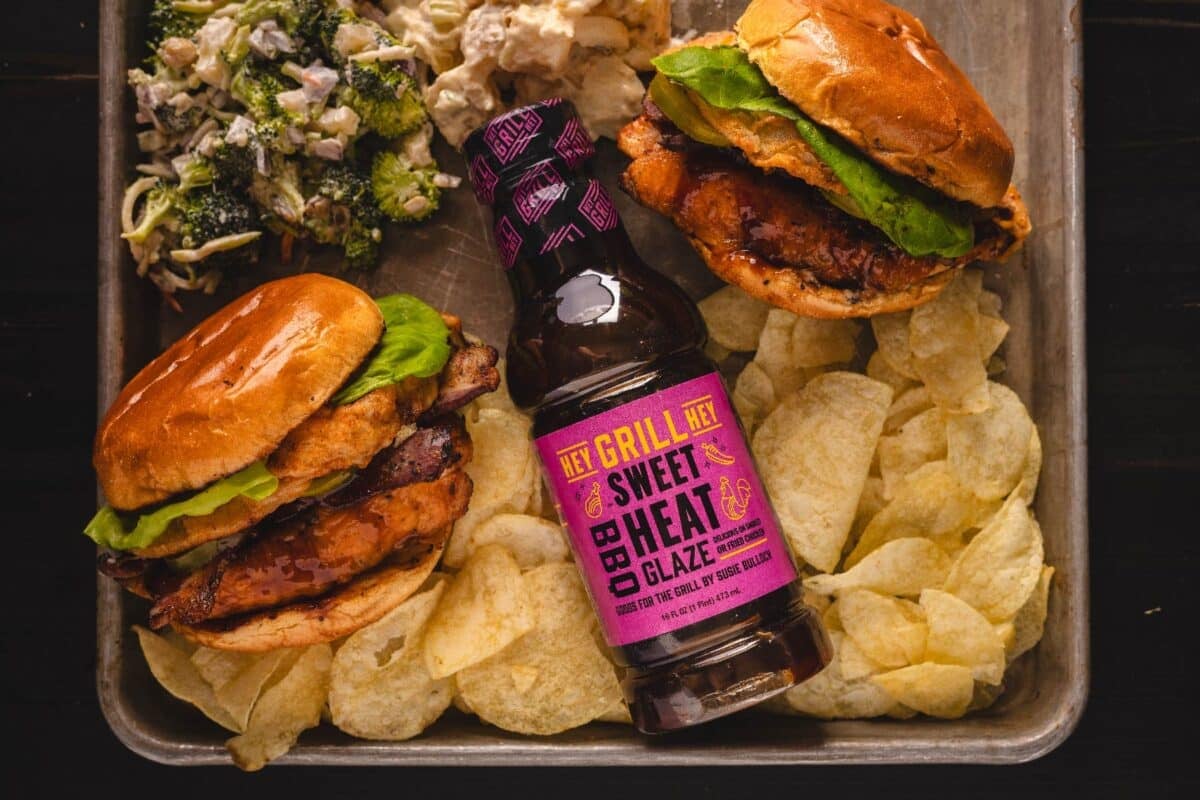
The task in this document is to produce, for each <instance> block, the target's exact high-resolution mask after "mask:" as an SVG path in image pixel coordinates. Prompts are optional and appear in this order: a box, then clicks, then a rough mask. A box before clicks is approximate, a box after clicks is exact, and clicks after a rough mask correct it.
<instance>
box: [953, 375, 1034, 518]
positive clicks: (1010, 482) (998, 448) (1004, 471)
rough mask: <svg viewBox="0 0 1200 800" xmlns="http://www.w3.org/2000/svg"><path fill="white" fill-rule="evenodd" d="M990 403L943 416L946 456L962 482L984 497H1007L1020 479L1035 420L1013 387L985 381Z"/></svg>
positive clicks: (990, 498) (989, 498) (995, 498)
mask: <svg viewBox="0 0 1200 800" xmlns="http://www.w3.org/2000/svg"><path fill="white" fill-rule="evenodd" d="M987 388H988V396H989V398H990V405H989V407H988V408H987V409H986V410H984V411H980V412H979V413H976V414H961V415H957V416H952V417H950V418H949V419H948V420H947V421H946V443H947V453H948V455H947V459H948V460H949V462H950V469H951V470H952V471H953V472H954V474H955V475H957V476H958V479H959V480H960V481H962V483H963V485H965V486H967V487H968V488H969V489H971V491H973V492H975V494H976V495H978V496H979V497H981V498H983V499H984V500H999V499H1001V498H1003V497H1007V496H1008V493H1009V492H1011V491H1012V490H1013V489H1014V488H1015V487H1016V485H1017V483H1018V482H1019V481H1020V480H1021V476H1022V473H1023V470H1024V467H1025V464H1026V461H1027V460H1028V454H1029V448H1030V443H1031V440H1032V436H1033V427H1034V426H1033V420H1031V419H1030V418H1029V412H1028V411H1026V410H1025V405H1024V403H1022V402H1021V398H1019V397H1017V394H1016V392H1014V391H1013V390H1012V389H1009V388H1008V387H1007V386H1003V385H1001V384H999V383H990V382H989V383H988V385H987Z"/></svg>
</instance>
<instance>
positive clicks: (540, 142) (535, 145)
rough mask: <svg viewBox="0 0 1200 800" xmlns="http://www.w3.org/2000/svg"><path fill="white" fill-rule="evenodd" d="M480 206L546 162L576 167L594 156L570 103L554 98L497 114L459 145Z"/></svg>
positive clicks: (594, 151) (593, 150) (492, 199)
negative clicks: (500, 188)
mask: <svg viewBox="0 0 1200 800" xmlns="http://www.w3.org/2000/svg"><path fill="white" fill-rule="evenodd" d="M463 153H464V154H465V155H466V157H467V163H468V168H469V171H470V175H471V185H472V186H474V187H475V196H476V197H478V198H479V202H481V203H483V204H485V205H492V204H493V203H494V202H495V200H496V189H497V188H499V187H500V186H502V185H503V186H508V187H511V186H512V185H514V184H515V183H516V181H518V180H519V179H520V178H521V177H522V176H524V175H525V174H526V173H527V172H529V170H530V169H531V168H532V167H534V166H535V165H539V164H544V163H545V162H547V161H549V162H554V163H555V164H563V165H565V166H566V167H567V168H568V169H569V170H572V171H573V170H576V169H578V168H579V167H580V166H581V165H582V164H583V163H584V162H585V161H587V160H588V159H589V158H591V157H592V156H594V155H595V154H596V148H595V147H594V146H593V145H592V138H591V137H590V136H589V135H588V132H587V130H585V129H584V127H583V123H582V122H581V121H580V119H579V114H578V112H576V111H575V106H573V105H572V104H571V103H570V102H569V101H567V100H563V99H562V98H561V97H554V98H551V99H549V100H543V101H542V102H540V103H534V104H532V105H528V106H522V107H520V108H514V109H513V110H512V111H509V112H507V113H505V114H501V115H500V116H498V117H496V118H495V119H493V120H492V121H490V122H489V123H487V124H486V125H484V126H483V127H481V128H476V129H475V130H474V131H473V132H472V133H471V135H470V136H468V137H467V140H466V142H465V143H464V144H463Z"/></svg>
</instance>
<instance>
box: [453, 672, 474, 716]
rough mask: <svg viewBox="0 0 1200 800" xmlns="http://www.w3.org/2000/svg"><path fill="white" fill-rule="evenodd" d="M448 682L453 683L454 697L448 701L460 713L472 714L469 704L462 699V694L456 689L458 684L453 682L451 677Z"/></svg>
mask: <svg viewBox="0 0 1200 800" xmlns="http://www.w3.org/2000/svg"><path fill="white" fill-rule="evenodd" d="M450 682H451V683H452V684H454V697H453V699H451V701H450V702H451V703H452V704H453V705H454V707H455V708H457V709H458V710H459V711H461V712H462V713H464V714H471V715H472V716H474V714H475V712H474V711H472V710H471V706H470V705H469V704H468V703H467V701H466V700H464V699H463V696H462V694H461V693H460V692H459V691H458V684H457V683H455V682H454V679H453V678H450Z"/></svg>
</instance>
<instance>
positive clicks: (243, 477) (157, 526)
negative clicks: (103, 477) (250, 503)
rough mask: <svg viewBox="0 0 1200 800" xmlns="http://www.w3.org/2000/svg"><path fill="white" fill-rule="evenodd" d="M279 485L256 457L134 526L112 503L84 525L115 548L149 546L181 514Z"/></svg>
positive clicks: (260, 494)
mask: <svg viewBox="0 0 1200 800" xmlns="http://www.w3.org/2000/svg"><path fill="white" fill-rule="evenodd" d="M278 488H279V479H278V478H276V477H275V476H274V475H272V474H271V473H270V472H268V471H267V466H266V464H264V463H263V462H262V461H256V462H255V463H253V464H251V465H250V466H248V467H246V468H245V469H243V470H240V471H238V472H235V473H233V474H232V475H230V476H229V477H228V478H223V479H221V480H219V481H217V482H216V483H214V484H212V485H211V486H209V487H208V488H207V489H203V490H201V491H199V492H197V493H196V494H194V495H192V496H191V497H189V498H187V499H186V500H179V501H177V502H174V503H168V504H167V505H165V506H162V507H161V508H158V509H156V510H154V511H151V512H150V513H148V514H142V515H141V516H139V517H138V518H137V522H136V523H135V524H134V525H133V529H132V530H130V529H128V528H127V527H126V523H125V521H124V520H122V519H121V515H119V514H118V513H117V512H116V511H114V510H113V509H112V507H111V506H105V507H104V508H102V509H100V510H99V511H97V512H96V516H94V517H92V521H91V522H89V523H88V524H87V527H86V528H84V529H83V532H84V534H85V535H87V536H88V537H89V538H90V539H91V540H92V541H93V542H95V543H96V544H99V545H104V546H105V547H110V548H112V549H113V550H133V549H135V548H139V547H147V546H148V545H150V544H152V543H153V542H154V540H155V539H157V538H158V537H159V536H162V534H163V532H164V531H165V530H166V529H167V526H168V525H170V524H171V523H172V522H173V521H174V520H176V519H178V518H180V517H203V516H205V515H207V514H211V513H213V512H214V511H216V510H217V509H218V508H220V507H221V506H223V505H225V504H226V503H228V502H229V501H230V500H233V499H234V498H236V497H238V496H245V497H249V498H250V499H251V500H262V499H264V498H267V497H270V496H271V495H272V494H274V493H275V490H276V489H278Z"/></svg>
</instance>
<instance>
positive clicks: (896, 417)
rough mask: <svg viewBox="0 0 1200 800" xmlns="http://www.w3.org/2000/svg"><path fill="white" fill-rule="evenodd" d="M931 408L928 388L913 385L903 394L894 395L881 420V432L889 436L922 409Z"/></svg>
mask: <svg viewBox="0 0 1200 800" xmlns="http://www.w3.org/2000/svg"><path fill="white" fill-rule="evenodd" d="M931 408H933V400H932V399H930V397H929V390H928V389H926V388H925V387H924V386H914V387H913V388H911V389H908V390H907V391H905V392H904V394H902V395H899V396H898V397H896V399H895V400H893V401H892V405H891V406H890V407H889V408H888V413H887V418H886V419H885V420H884V422H883V433H884V435H886V436H891V435H892V434H894V433H896V431H898V430H900V428H901V427H903V426H904V423H906V422H908V421H909V420H910V419H912V418H913V417H915V416H916V415H917V414H920V413H922V412H924V411H928V410H929V409H931Z"/></svg>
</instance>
